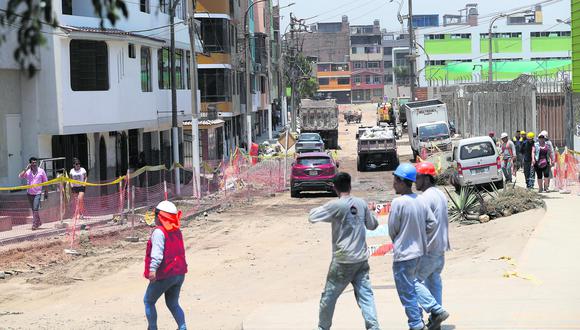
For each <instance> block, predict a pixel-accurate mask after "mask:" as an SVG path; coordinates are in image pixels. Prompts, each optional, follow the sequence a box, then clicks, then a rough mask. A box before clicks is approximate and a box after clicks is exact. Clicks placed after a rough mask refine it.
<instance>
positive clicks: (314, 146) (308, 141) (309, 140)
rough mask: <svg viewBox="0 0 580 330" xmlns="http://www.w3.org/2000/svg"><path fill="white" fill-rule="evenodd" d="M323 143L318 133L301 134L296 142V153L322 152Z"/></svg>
mask: <svg viewBox="0 0 580 330" xmlns="http://www.w3.org/2000/svg"><path fill="white" fill-rule="evenodd" d="M323 151H324V141H323V140H322V137H321V136H320V134H318V133H302V134H300V136H298V141H296V153H304V152H323Z"/></svg>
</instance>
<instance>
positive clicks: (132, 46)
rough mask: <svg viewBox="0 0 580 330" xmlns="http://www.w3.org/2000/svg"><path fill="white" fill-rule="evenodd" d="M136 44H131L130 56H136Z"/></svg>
mask: <svg viewBox="0 0 580 330" xmlns="http://www.w3.org/2000/svg"><path fill="white" fill-rule="evenodd" d="M135 57H136V54H135V44H131V43H130V44H129V58H135Z"/></svg>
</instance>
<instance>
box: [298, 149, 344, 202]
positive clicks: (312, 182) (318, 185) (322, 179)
mask: <svg viewBox="0 0 580 330" xmlns="http://www.w3.org/2000/svg"><path fill="white" fill-rule="evenodd" d="M337 168H338V162H335V161H334V159H333V158H332V157H331V156H330V155H328V154H326V153H324V152H307V153H302V154H299V155H298V157H296V161H295V162H294V163H293V164H292V174H291V176H290V196H292V197H299V196H300V192H301V191H327V192H331V193H334V189H333V184H332V180H333V179H334V177H335V176H336V173H338V170H337Z"/></svg>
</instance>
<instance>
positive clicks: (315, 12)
mask: <svg viewBox="0 0 580 330" xmlns="http://www.w3.org/2000/svg"><path fill="white" fill-rule="evenodd" d="M278 1H279V2H280V7H284V6H287V5H288V4H290V3H295V4H294V5H293V6H290V7H287V8H282V9H281V16H283V18H282V27H284V29H285V28H286V26H287V25H288V22H289V19H290V13H291V12H292V13H293V15H294V16H296V17H297V18H301V19H306V18H309V19H308V20H307V21H306V23H307V24H312V23H316V22H339V21H340V20H341V17H342V15H348V18H349V22H350V24H351V25H358V24H372V22H373V20H375V19H380V20H381V27H382V28H387V30H388V31H400V30H401V25H400V24H399V22H398V21H397V11H398V9H399V4H398V3H397V1H399V0H394V1H393V2H391V3H390V2H389V1H390V0H278ZM402 1H403V9H402V14H403V15H406V14H407V1H408V0H402ZM543 1H546V0H413V14H439V15H440V18H439V19H440V21H441V16H442V15H443V14H458V13H459V12H458V10H459V9H462V8H464V7H465V4H467V3H477V4H478V9H479V15H480V16H483V15H489V14H491V13H498V12H505V11H509V10H512V9H513V8H517V7H522V6H532V5H534V4H536V3H539V2H543ZM550 3H552V4H550V5H548V4H544V5H543V6H544V7H543V8H544V9H543V10H553V11H557V12H558V13H561V16H562V17H561V19H566V18H569V17H570V0H552V1H551V2H550Z"/></svg>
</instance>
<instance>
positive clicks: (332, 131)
mask: <svg viewBox="0 0 580 330" xmlns="http://www.w3.org/2000/svg"><path fill="white" fill-rule="evenodd" d="M300 133H318V134H320V136H321V137H322V140H323V141H324V144H325V147H326V149H337V148H338V105H337V104H336V100H334V99H326V100H311V99H303V100H302V101H301V105H300Z"/></svg>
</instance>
